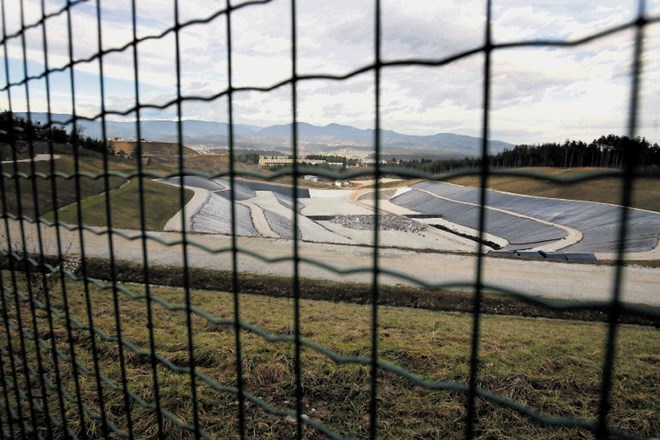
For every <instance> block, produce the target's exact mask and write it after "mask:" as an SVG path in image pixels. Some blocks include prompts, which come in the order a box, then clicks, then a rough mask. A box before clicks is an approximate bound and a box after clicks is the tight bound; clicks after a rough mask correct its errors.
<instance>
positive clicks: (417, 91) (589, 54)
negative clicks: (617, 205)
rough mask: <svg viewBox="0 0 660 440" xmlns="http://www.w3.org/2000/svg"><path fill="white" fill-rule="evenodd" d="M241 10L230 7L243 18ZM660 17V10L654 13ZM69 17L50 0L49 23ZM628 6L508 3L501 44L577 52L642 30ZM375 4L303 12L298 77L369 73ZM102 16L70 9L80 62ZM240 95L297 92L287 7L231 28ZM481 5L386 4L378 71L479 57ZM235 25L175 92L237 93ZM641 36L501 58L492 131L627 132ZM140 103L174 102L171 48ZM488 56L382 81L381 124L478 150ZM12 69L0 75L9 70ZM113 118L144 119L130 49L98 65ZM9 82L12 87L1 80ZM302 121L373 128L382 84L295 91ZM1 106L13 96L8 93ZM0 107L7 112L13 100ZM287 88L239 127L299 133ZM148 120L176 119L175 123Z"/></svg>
mask: <svg viewBox="0 0 660 440" xmlns="http://www.w3.org/2000/svg"><path fill="white" fill-rule="evenodd" d="M243 2H244V1H240V2H233V4H235V5H236V4H239V3H243ZM24 3H25V9H24V15H25V22H26V23H33V22H35V21H37V20H39V18H40V17H41V13H42V11H41V6H40V1H39V0H25V1H24ZM648 3H649V5H648V10H649V13H651V14H660V0H651V1H649V2H648ZM136 4H137V34H138V37H140V38H141V37H145V36H152V35H158V34H160V33H162V32H165V31H166V30H168V29H170V28H171V27H172V26H173V25H174V1H173V0H165V1H163V0H138V1H137V2H136ZM64 5H66V1H64V0H59V1H56V0H48V1H47V2H46V12H47V13H51V12H55V11H57V10H58V9H60V8H61V7H63V6H64ZM102 5H103V10H102V26H101V29H102V36H103V48H104V49H106V50H107V49H110V48H119V47H122V46H124V45H126V44H127V43H129V42H130V41H132V39H133V29H132V22H131V17H132V12H131V1H130V0H112V1H104V2H102ZM636 5H637V2H636V1H633V0H602V1H599V2H598V3H597V4H596V5H594V2H593V1H589V0H582V1H577V0H575V1H568V0H566V1H557V0H552V1H551V0H536V1H531V0H507V1H496V2H494V7H493V23H492V26H493V37H494V39H495V41H497V42H504V41H515V40H519V39H546V38H550V39H576V38H582V37H584V36H586V35H589V34H591V33H594V32H598V31H602V30H604V29H607V28H609V27H612V26H616V25H620V24H622V23H626V22H629V21H630V20H632V19H633V18H634V17H635V14H636V7H637V6H636ZM19 6H20V1H19V0H11V1H7V3H6V5H5V10H6V11H7V15H6V17H5V19H6V22H7V29H6V32H7V33H12V32H16V31H17V30H18V29H20V8H19ZM373 7H374V3H373V1H360V2H355V1H350V0H337V1H332V2H327V1H321V0H299V1H298V3H297V20H296V23H297V32H298V41H297V50H298V73H299V74H319V73H322V74H325V73H329V74H336V75H342V74H346V73H348V72H350V71H353V70H355V69H358V68H360V67H363V66H365V65H369V64H371V63H373V62H374V39H373V35H374V10H373ZM95 8H96V2H88V3H85V4H78V5H76V6H74V7H72V8H71V23H72V34H73V37H74V40H73V46H74V58H75V59H80V58H87V57H90V56H92V55H94V54H96V53H97V51H98V40H97V31H98V29H97V24H96V23H97V18H96V9H95ZM224 8H225V1H223V0H204V1H202V0H199V1H193V0H190V1H185V0H181V1H180V2H179V19H180V22H182V23H185V22H186V21H188V20H193V19H206V18H207V17H209V16H211V15H212V14H213V13H215V12H217V11H219V10H222V9H224ZM231 17H232V49H233V51H232V56H233V65H232V68H233V75H234V77H233V80H234V86H236V87H243V86H259V87H268V86H271V85H273V84H275V83H277V82H279V81H283V80H286V79H288V78H290V77H291V73H292V70H291V69H292V63H291V11H290V2H289V1H285V0H275V1H273V2H271V3H269V4H266V5H258V6H247V7H244V8H241V9H239V10H235V11H234V12H233V13H232V15H231ZM484 24H485V2H484V1H483V0H443V1H432V0H417V1H414V2H411V1H405V0H383V1H382V51H381V53H382V56H383V58H384V59H385V60H394V59H401V58H405V59H408V58H431V59H440V58H444V57H447V56H450V55H453V54H456V53H459V52H462V51H465V50H469V49H474V48H479V47H480V46H481V45H482V44H483V41H484ZM225 26H226V17H225V16H224V15H221V16H219V17H217V18H216V19H214V20H212V21H211V22H210V23H208V24H201V25H194V26H185V27H184V28H182V30H181V31H180V40H179V44H180V53H181V91H182V93H183V94H184V95H194V96H211V95H214V94H217V93H219V92H222V91H224V90H225V89H226V87H227V42H226V27H225ZM659 28H660V25H655V24H654V25H652V26H649V27H648V28H647V32H646V34H647V36H646V40H645V48H646V51H645V54H644V69H645V70H644V76H643V83H642V92H643V94H642V99H641V113H640V125H639V130H638V134H640V135H645V136H647V137H648V138H650V139H652V140H654V141H660V121H659V120H658V116H657V115H659V114H660V98H658V97H659V96H660V59H659V58H658V55H657V54H658V53H660V30H659ZM633 34H634V32H632V31H629V32H622V33H618V34H616V35H614V36H610V37H608V38H605V39H603V40H599V41H597V42H594V43H590V44H588V45H584V46H580V47H578V48H574V49H565V48H527V49H515V50H514V49H512V50H498V51H496V52H495V53H494V54H493V58H492V59H493V65H492V73H493V75H492V105H491V109H492V125H491V127H492V130H491V133H492V135H493V136H494V137H496V138H497V137H500V138H502V139H503V140H507V141H511V142H542V141H546V140H563V139H564V138H566V137H575V138H580V139H586V140H590V139H589V138H590V137H595V136H598V135H600V134H603V133H609V132H619V133H622V132H624V131H625V126H626V123H627V119H628V115H627V113H628V105H629V95H630V69H631V60H632V44H633ZM47 40H48V62H49V65H50V67H51V68H53V67H61V66H64V65H66V64H67V63H68V62H69V61H70V60H69V53H68V44H69V36H68V21H67V14H62V15H60V16H58V17H55V18H52V19H49V20H48V22H47ZM21 43H22V42H21V40H20V39H11V40H9V41H8V53H7V54H4V53H3V55H5V56H6V57H8V59H9V60H10V61H9V65H10V78H9V80H10V81H11V82H16V81H20V80H22V79H23V75H24V74H23V66H22V57H23V52H22V46H21ZM26 49H27V58H28V74H29V75H36V74H39V73H41V72H42V71H43V68H44V65H43V60H44V57H43V47H42V34H41V27H37V28H35V29H31V30H29V31H28V32H26ZM138 54H139V55H138V56H139V77H140V100H141V102H142V103H143V104H145V103H150V104H157V105H158V104H162V103H164V102H167V101H169V100H172V99H174V98H175V97H176V81H177V78H176V68H175V67H176V64H175V44H174V33H169V34H168V35H167V36H166V37H164V38H161V39H158V40H149V41H145V42H141V43H139V44H138ZM483 59H484V57H483V54H478V55H475V56H471V57H468V58H465V59H463V60H459V61H457V62H455V63H452V64H450V65H446V66H442V67H434V68H422V67H396V68H390V67H388V68H385V69H383V70H382V84H381V85H382V89H381V93H382V94H381V106H382V107H381V115H382V125H383V127H384V128H388V129H392V130H397V131H400V132H405V133H419V134H431V133H436V132H440V131H449V132H455V133H461V134H471V135H479V134H480V132H481V114H482V108H481V106H482V104H483V96H482V89H483V85H482V84H483ZM3 70H4V69H3ZM75 70H76V80H77V84H76V90H75V92H76V101H77V103H78V104H77V108H76V111H77V112H79V113H82V114H86V115H88V116H93V115H95V114H97V113H98V112H99V111H100V102H99V99H100V98H99V96H100V90H99V85H98V83H99V67H98V61H93V62H91V63H82V64H78V65H77V66H76V68H75ZM68 75H69V73H68V71H67V72H63V73H59V74H54V75H53V76H52V77H51V83H52V93H51V102H52V105H53V110H54V111H59V112H70V111H71V108H70V107H71V104H70V103H71V96H70V93H71V91H70V90H69V89H70V87H69V84H68V79H69V76H68ZM104 78H105V87H106V105H107V107H108V109H110V110H114V111H125V110H127V109H129V108H131V107H133V106H134V105H135V100H134V83H133V82H134V72H133V51H132V48H128V49H126V50H124V51H123V52H120V53H112V54H108V55H107V56H105V57H104ZM0 81H2V83H3V84H4V83H6V78H4V71H3V72H2V73H0ZM30 87H31V99H32V109H33V110H34V111H43V110H45V103H46V96H45V91H44V86H43V81H41V82H39V81H32V82H31V83H30ZM298 88H299V119H300V120H302V121H306V122H310V123H316V124H327V123H331V122H336V123H345V124H350V125H354V126H357V127H361V128H369V127H373V121H374V74H373V72H372V71H370V72H366V73H364V74H361V75H359V76H357V77H354V78H352V79H350V80H348V81H341V82H335V81H301V82H299V83H298ZM21 89H22V88H20V87H15V88H12V92H13V93H12V97H13V102H12V104H13V107H14V108H15V109H16V110H21V107H24V106H25V97H24V93H23V92H21ZM3 95H6V94H3ZM0 99H2V101H0V105H1V106H4V108H6V107H7V105H8V103H7V102H6V96H2V97H1V98H0ZM290 99H291V89H290V87H289V86H284V87H281V88H279V89H278V90H276V91H273V92H270V93H243V92H241V93H236V94H235V96H234V104H235V122H237V123H247V124H255V125H270V124H275V123H287V122H290V118H291V101H290ZM184 108H185V112H184V113H185V116H186V117H189V118H196V119H210V120H226V99H220V100H218V101H216V102H212V103H199V102H190V103H186V104H185V106H184ZM144 116H145V117H147V116H160V117H168V118H172V117H174V116H175V113H174V109H173V108H169V109H166V110H165V111H158V112H153V111H149V112H145V113H144Z"/></svg>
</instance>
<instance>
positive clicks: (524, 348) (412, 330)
mask: <svg viewBox="0 0 660 440" xmlns="http://www.w3.org/2000/svg"><path fill="white" fill-rule="evenodd" d="M4 276H5V279H4V280H3V281H4V283H5V285H8V284H9V281H10V280H9V277H8V275H7V274H6V273H4ZM66 287H67V293H68V295H67V297H68V304H69V306H68V310H69V312H70V315H71V317H72V318H74V319H75V320H76V321H78V322H80V324H81V326H82V328H80V329H78V328H74V330H73V332H72V338H71V339H70V338H69V336H68V334H67V331H66V326H65V319H64V318H63V317H62V318H55V320H54V328H53V332H52V333H51V332H50V331H49V330H48V321H47V315H46V313H45V312H43V311H40V312H38V313H37V326H38V333H37V335H38V343H39V345H40V346H42V347H41V355H42V361H43V368H42V375H43V377H45V378H47V379H48V380H49V381H52V383H55V372H54V365H53V362H52V356H51V355H50V352H49V351H48V350H49V349H50V346H51V344H54V345H55V347H56V348H57V349H58V350H60V351H61V352H62V353H69V352H70V350H69V343H71V344H72V345H73V347H74V349H75V353H76V358H77V359H78V361H79V362H80V363H81V364H82V365H84V366H85V367H86V368H88V369H89V370H90V371H93V370H94V367H93V364H94V359H93V357H92V351H91V347H92V342H94V343H95V344H96V349H97V351H98V354H99V356H98V363H99V371H100V373H101V374H102V375H103V376H104V377H106V378H107V379H108V380H110V381H111V382H112V383H114V384H117V385H119V387H120V388H119V390H113V389H112V388H111V387H109V386H107V385H104V386H103V390H102V393H103V397H104V401H105V410H106V414H107V417H108V418H109V420H110V421H112V422H113V423H114V424H115V425H116V426H117V427H119V429H122V430H125V429H126V426H127V415H128V414H130V416H131V419H132V422H133V428H134V430H135V435H136V436H137V437H140V438H156V437H157V429H156V416H155V413H154V411H153V410H151V409H148V408H146V407H144V406H142V405H140V404H137V403H135V402H132V403H131V404H130V406H129V407H128V408H127V407H126V406H125V404H124V399H123V395H122V393H121V379H122V371H121V363H120V359H121V358H120V353H119V348H118V345H117V343H116V342H114V341H112V340H110V341H105V340H103V339H101V338H99V337H95V338H92V337H91V336H90V334H89V331H88V330H87V326H88V324H89V322H88V318H87V316H88V309H87V304H86V299H85V294H84V286H83V284H82V283H80V282H72V281H67V282H66ZM124 287H129V288H130V290H131V292H132V293H133V294H135V295H136V296H135V297H134V298H129V297H128V296H127V295H126V294H124V293H121V292H120V293H119V294H118V298H117V301H118V306H119V307H118V309H115V307H114V305H113V292H112V290H111V289H108V290H100V289H98V288H96V287H93V286H92V287H90V292H89V293H90V295H89V300H90V306H91V308H90V311H91V316H92V319H93V322H94V326H95V328H96V329H98V330H101V331H103V332H104V333H105V334H107V335H108V336H109V337H110V339H112V338H115V337H116V336H117V328H116V322H115V316H116V314H118V316H120V318H121V325H122V327H121V328H122V339H123V340H124V341H125V342H130V343H131V344H133V345H134V347H136V348H137V349H139V350H143V351H145V352H147V351H148V350H149V346H150V332H149V328H148V327H147V321H148V316H147V305H146V300H145V297H144V294H145V292H144V289H143V287H142V286H140V285H130V286H124ZM18 288H19V291H20V292H24V291H25V290H24V286H23V285H22V284H19V286H18ZM150 293H151V295H152V296H153V297H157V298H158V299H159V300H162V301H165V302H167V303H169V304H171V305H176V306H178V309H176V310H171V308H170V309H168V308H166V307H163V306H162V305H160V304H157V303H153V315H152V317H153V326H152V327H151V328H152V329H153V337H154V340H153V342H154V347H155V351H156V353H157V354H158V355H159V356H162V357H163V358H165V359H167V360H168V361H170V362H172V363H173V364H174V365H176V366H179V367H186V366H189V365H190V364H191V361H192V362H194V364H195V367H196V369H197V371H198V372H199V373H202V374H204V375H206V376H207V377H209V378H210V379H212V380H213V381H215V382H216V383H217V384H220V385H223V386H230V387H232V386H235V385H236V345H235V334H234V330H233V326H232V324H231V322H232V321H231V320H232V318H233V308H234V299H233V298H234V297H233V295H231V294H228V293H224V292H218V291H200V290H193V291H192V292H191V301H192V305H193V306H194V307H196V308H197V309H199V310H201V311H203V312H205V313H207V314H208V315H209V316H211V317H213V318H214V319H226V320H228V321H227V322H225V323H218V324H214V323H212V322H210V321H208V320H207V319H205V318H203V317H201V316H198V315H194V316H193V319H192V331H193V343H194V351H193V354H192V359H191V358H190V356H189V351H188V327H187V318H186V313H185V308H183V304H184V302H185V296H184V292H183V291H182V289H180V288H156V287H153V288H152V289H151V292H150ZM3 294H4V295H5V302H6V305H7V308H6V309H7V311H8V316H7V318H8V319H9V322H12V323H16V322H17V313H20V314H21V315H22V320H23V322H24V323H31V322H32V320H31V319H32V318H31V313H30V308H29V306H28V304H27V303H25V302H19V304H18V306H17V305H16V303H14V300H13V295H11V294H9V293H8V292H7V291H3ZM37 296H38V297H41V298H43V297H42V295H39V294H38V293H37ZM50 301H51V304H52V307H53V308H55V309H56V310H58V311H60V312H63V310H64V297H63V295H62V292H60V291H59V290H58V288H57V286H55V288H54V289H53V291H52V292H51V294H50ZM240 318H241V320H242V321H243V322H245V323H249V324H251V325H254V326H258V327H259V328H261V329H264V330H265V331H267V332H269V333H271V334H274V335H289V336H290V335H292V334H293V329H294V327H293V301H292V300H291V299H290V298H272V297H268V296H256V295H249V294H241V296H240ZM300 318H301V332H302V335H303V336H304V337H305V338H307V339H308V340H310V341H312V342H314V343H316V344H320V345H322V346H324V347H326V348H328V349H330V350H333V351H334V352H336V353H338V354H340V355H343V356H364V357H368V356H369V355H370V353H371V345H370V343H371V307H370V306H368V305H355V304H341V303H334V302H326V301H312V300H304V299H303V300H301V302H300ZM378 329H379V330H378V332H379V333H378V338H379V347H378V348H379V356H380V358H381V359H382V360H384V361H386V362H390V363H392V364H395V365H397V366H399V367H401V368H404V369H406V370H407V371H408V372H410V373H412V374H414V375H416V376H419V377H421V378H423V379H424V380H427V381H434V382H444V381H451V382H456V383H460V384H465V383H467V381H468V378H469V361H470V344H471V340H472V337H471V330H472V317H471V316H470V315H469V314H455V313H445V312H434V311H427V310H412V309H402V308H397V307H388V306H382V307H380V313H379V327H378ZM31 330H32V329H31V327H30V331H31ZM8 336H9V338H11V340H12V341H14V357H15V360H16V361H17V362H20V359H21V357H22V355H21V354H19V353H18V352H17V350H18V343H17V341H19V340H20V334H19V332H18V330H17V329H16V326H12V327H11V330H10V334H9V335H7V334H6V333H5V331H4V328H3V330H2V331H0V343H1V344H2V346H3V347H6V346H7V342H8ZM606 337H607V326H606V325H605V324H602V323H588V322H575V321H565V320H544V319H533V318H521V317H510V316H509V317H501V316H489V315H485V316H483V317H482V324H481V334H480V341H479V342H480V370H479V371H480V373H479V377H478V380H477V383H478V386H479V387H481V388H483V389H485V390H488V391H491V392H494V393H497V394H498V395H500V396H502V397H505V398H508V399H511V400H513V401H515V402H518V403H520V404H522V405H525V406H527V407H528V408H530V409H532V410H533V411H536V412H538V413H541V414H544V415H547V416H556V417H575V418H580V419H584V420H589V421H591V420H595V419H596V418H597V413H598V405H599V398H600V381H601V375H602V371H601V369H602V358H603V356H604V346H605V340H606ZM241 342H242V351H241V355H242V370H243V380H244V385H245V390H246V391H248V392H250V393H252V394H254V395H256V396H258V397H259V398H261V399H263V400H264V401H266V402H267V403H268V404H270V405H272V406H274V407H276V408H280V409H287V410H294V408H295V402H296V400H295V392H296V391H295V373H294V371H295V369H294V365H295V363H294V347H293V344H291V343H285V342H279V343H268V342H266V341H265V340H264V339H263V338H261V337H260V336H258V335H256V334H254V333H251V332H248V331H242V332H241ZM616 348H617V356H616V362H615V368H614V372H613V389H612V399H611V410H610V415H609V422H610V424H611V426H612V427H615V428H617V429H621V430H624V431H626V432H629V433H631V434H633V435H636V436H639V437H644V438H647V437H657V436H658V435H660V418H658V417H657V415H658V408H660V368H659V367H658V366H659V365H660V357H659V356H658V355H657V353H660V338H658V330H657V329H654V328H651V327H637V326H628V325H621V326H620V328H619V331H618V339H617V347H616ZM25 355H26V357H27V360H28V363H29V364H30V366H32V367H33V368H35V369H36V355H35V343H34V342H33V341H32V340H30V339H26V350H25ZM301 358H302V363H301V368H302V374H301V379H302V385H303V389H302V393H303V402H302V403H303V410H304V412H305V414H306V415H307V416H308V417H310V418H311V419H313V420H315V421H318V422H321V423H323V424H325V425H326V426H328V427H330V428H331V429H332V430H334V431H335V432H337V433H338V434H340V435H341V436H344V437H355V438H368V436H369V401H370V372H369V367H368V366H364V365H355V364H348V365H337V364H334V363H333V362H332V361H331V360H330V359H328V358H327V357H325V356H324V355H322V354H321V353H319V352H317V351H315V350H313V349H310V348H303V350H302V357H301ZM3 361H4V362H3V365H4V368H5V371H4V374H5V377H7V378H8V380H9V381H10V382H12V381H13V376H12V374H11V368H10V362H9V356H8V355H7V354H6V353H5V354H4V355H3ZM124 365H125V375H126V383H127V387H128V389H129V390H130V391H131V392H134V393H135V394H137V395H138V396H140V398H142V399H144V400H145V401H147V402H148V403H149V404H153V403H154V387H153V382H152V380H153V370H152V367H151V361H150V357H149V356H148V355H147V356H145V355H141V354H136V353H133V352H132V351H130V350H128V348H126V347H124ZM59 368H60V376H61V378H62V387H63V388H64V389H65V390H66V391H68V392H69V393H70V394H71V395H73V396H75V382H74V380H75V378H76V376H74V375H73V371H72V368H71V365H70V363H69V362H65V361H62V360H60V363H59ZM20 371H21V372H22V370H20ZM157 374H158V383H159V393H160V402H161V406H162V408H163V409H166V410H167V411H170V412H171V413H172V414H174V416H175V417H176V418H177V419H178V420H180V421H181V422H182V423H192V420H193V416H192V403H191V395H192V393H191V388H190V380H189V375H188V374H186V373H185V372H178V373H177V372H175V371H173V370H171V369H170V368H168V367H166V366H164V365H159V366H158V368H157ZM18 382H19V383H18V386H19V387H20V388H21V389H22V390H23V391H26V392H27V391H28V390H27V389H26V386H27V385H26V383H25V380H24V378H23V376H22V374H19V375H18ZM78 382H79V386H80V389H81V396H82V399H83V401H84V403H85V404H86V405H88V406H89V408H90V409H92V410H93V411H94V412H95V413H97V414H98V413H99V411H100V408H99V399H98V390H97V388H96V384H95V380H94V377H92V376H90V375H89V374H85V373H81V372H80V371H79V376H78ZM30 391H31V392H32V395H33V396H34V398H35V399H36V400H37V402H38V403H43V401H47V403H48V404H49V409H50V413H51V414H52V416H53V417H54V418H55V419H56V420H60V419H61V415H60V407H59V403H58V400H57V393H56V391H55V390H47V392H46V393H45V394H44V393H43V392H42V390H41V389H40V386H39V381H38V380H37V376H36V375H35V376H33V377H32V390H30ZM196 391H197V398H198V414H199V422H200V426H201V428H202V429H204V430H205V431H206V432H207V433H209V434H210V435H211V436H213V437H215V438H236V437H237V436H238V432H237V417H238V410H239V408H238V405H237V398H236V395H235V394H233V393H230V392H222V391H217V390H215V389H214V388H213V387H212V386H211V385H209V384H208V383H206V382H205V381H203V380H198V381H197V389H196ZM9 393H10V397H11V398H10V405H12V406H15V405H16V400H15V399H13V389H12V388H10V390H9ZM465 402H466V398H465V394H463V393H461V392H456V391H452V392H450V391H433V390H429V389H426V388H423V387H420V386H417V385H414V384H413V383H412V382H411V381H410V380H409V379H407V378H405V377H402V376H400V375H398V374H395V373H391V372H387V371H382V370H381V371H379V373H378V411H379V412H378V421H377V425H378V435H379V437H380V438H449V439H454V438H456V439H458V438H463V437H464V421H465V415H466V410H465ZM21 404H22V407H23V411H24V414H26V415H27V414H29V407H28V405H27V402H25V401H22V403H21ZM476 408H477V425H476V428H477V430H476V438H480V439H486V438H537V439H565V438H588V437H591V436H592V434H591V433H589V432H586V431H583V430H579V429H569V428H557V427H550V426H544V425H541V424H538V423H535V422H532V421H530V419H529V418H527V417H525V416H524V415H521V414H519V413H517V412H515V411H513V410H510V409H507V408H505V407H503V406H500V405H498V404H495V403H493V402H490V401H487V400H484V399H478V400H477V407H476ZM14 409H15V408H14ZM64 412H65V416H66V419H67V423H68V426H69V428H71V429H73V430H75V431H76V433H77V434H78V435H79V436H81V435H82V434H83V433H82V432H81V429H82V428H81V427H82V423H81V422H84V425H85V427H86V432H85V434H86V435H87V436H88V437H97V436H100V435H101V423H100V422H98V421H93V420H91V419H90V418H89V417H88V416H84V417H83V420H82V421H81V417H80V415H79V414H78V412H77V409H76V406H75V405H74V404H72V403H69V402H67V401H65V404H64ZM243 412H244V414H245V423H246V425H245V427H246V437H247V438H255V439H257V438H258V439H262V438H265V439H270V438H272V439H280V438H294V437H295V424H294V423H291V421H289V420H287V419H286V417H283V416H272V415H269V414H267V413H266V412H265V411H264V410H263V409H262V408H261V407H259V406H258V405H255V404H254V403H249V404H247V405H246V406H245V408H244V409H243ZM37 417H38V424H39V426H40V427H43V426H45V420H44V418H43V416H42V415H40V414H39V413H38V412H37ZM3 420H5V421H6V418H3ZM26 420H27V421H28V422H29V419H26ZM165 425H166V426H165V427H166V429H167V431H166V435H167V436H168V437H171V438H187V437H191V433H189V432H182V430H181V429H180V428H178V427H176V426H174V424H173V423H172V422H171V421H167V422H166V424H165ZM53 436H54V437H56V438H57V437H61V433H57V432H55V433H53ZM304 438H323V435H321V434H320V433H318V432H316V431H315V430H314V429H312V428H306V429H305V433H304Z"/></svg>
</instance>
